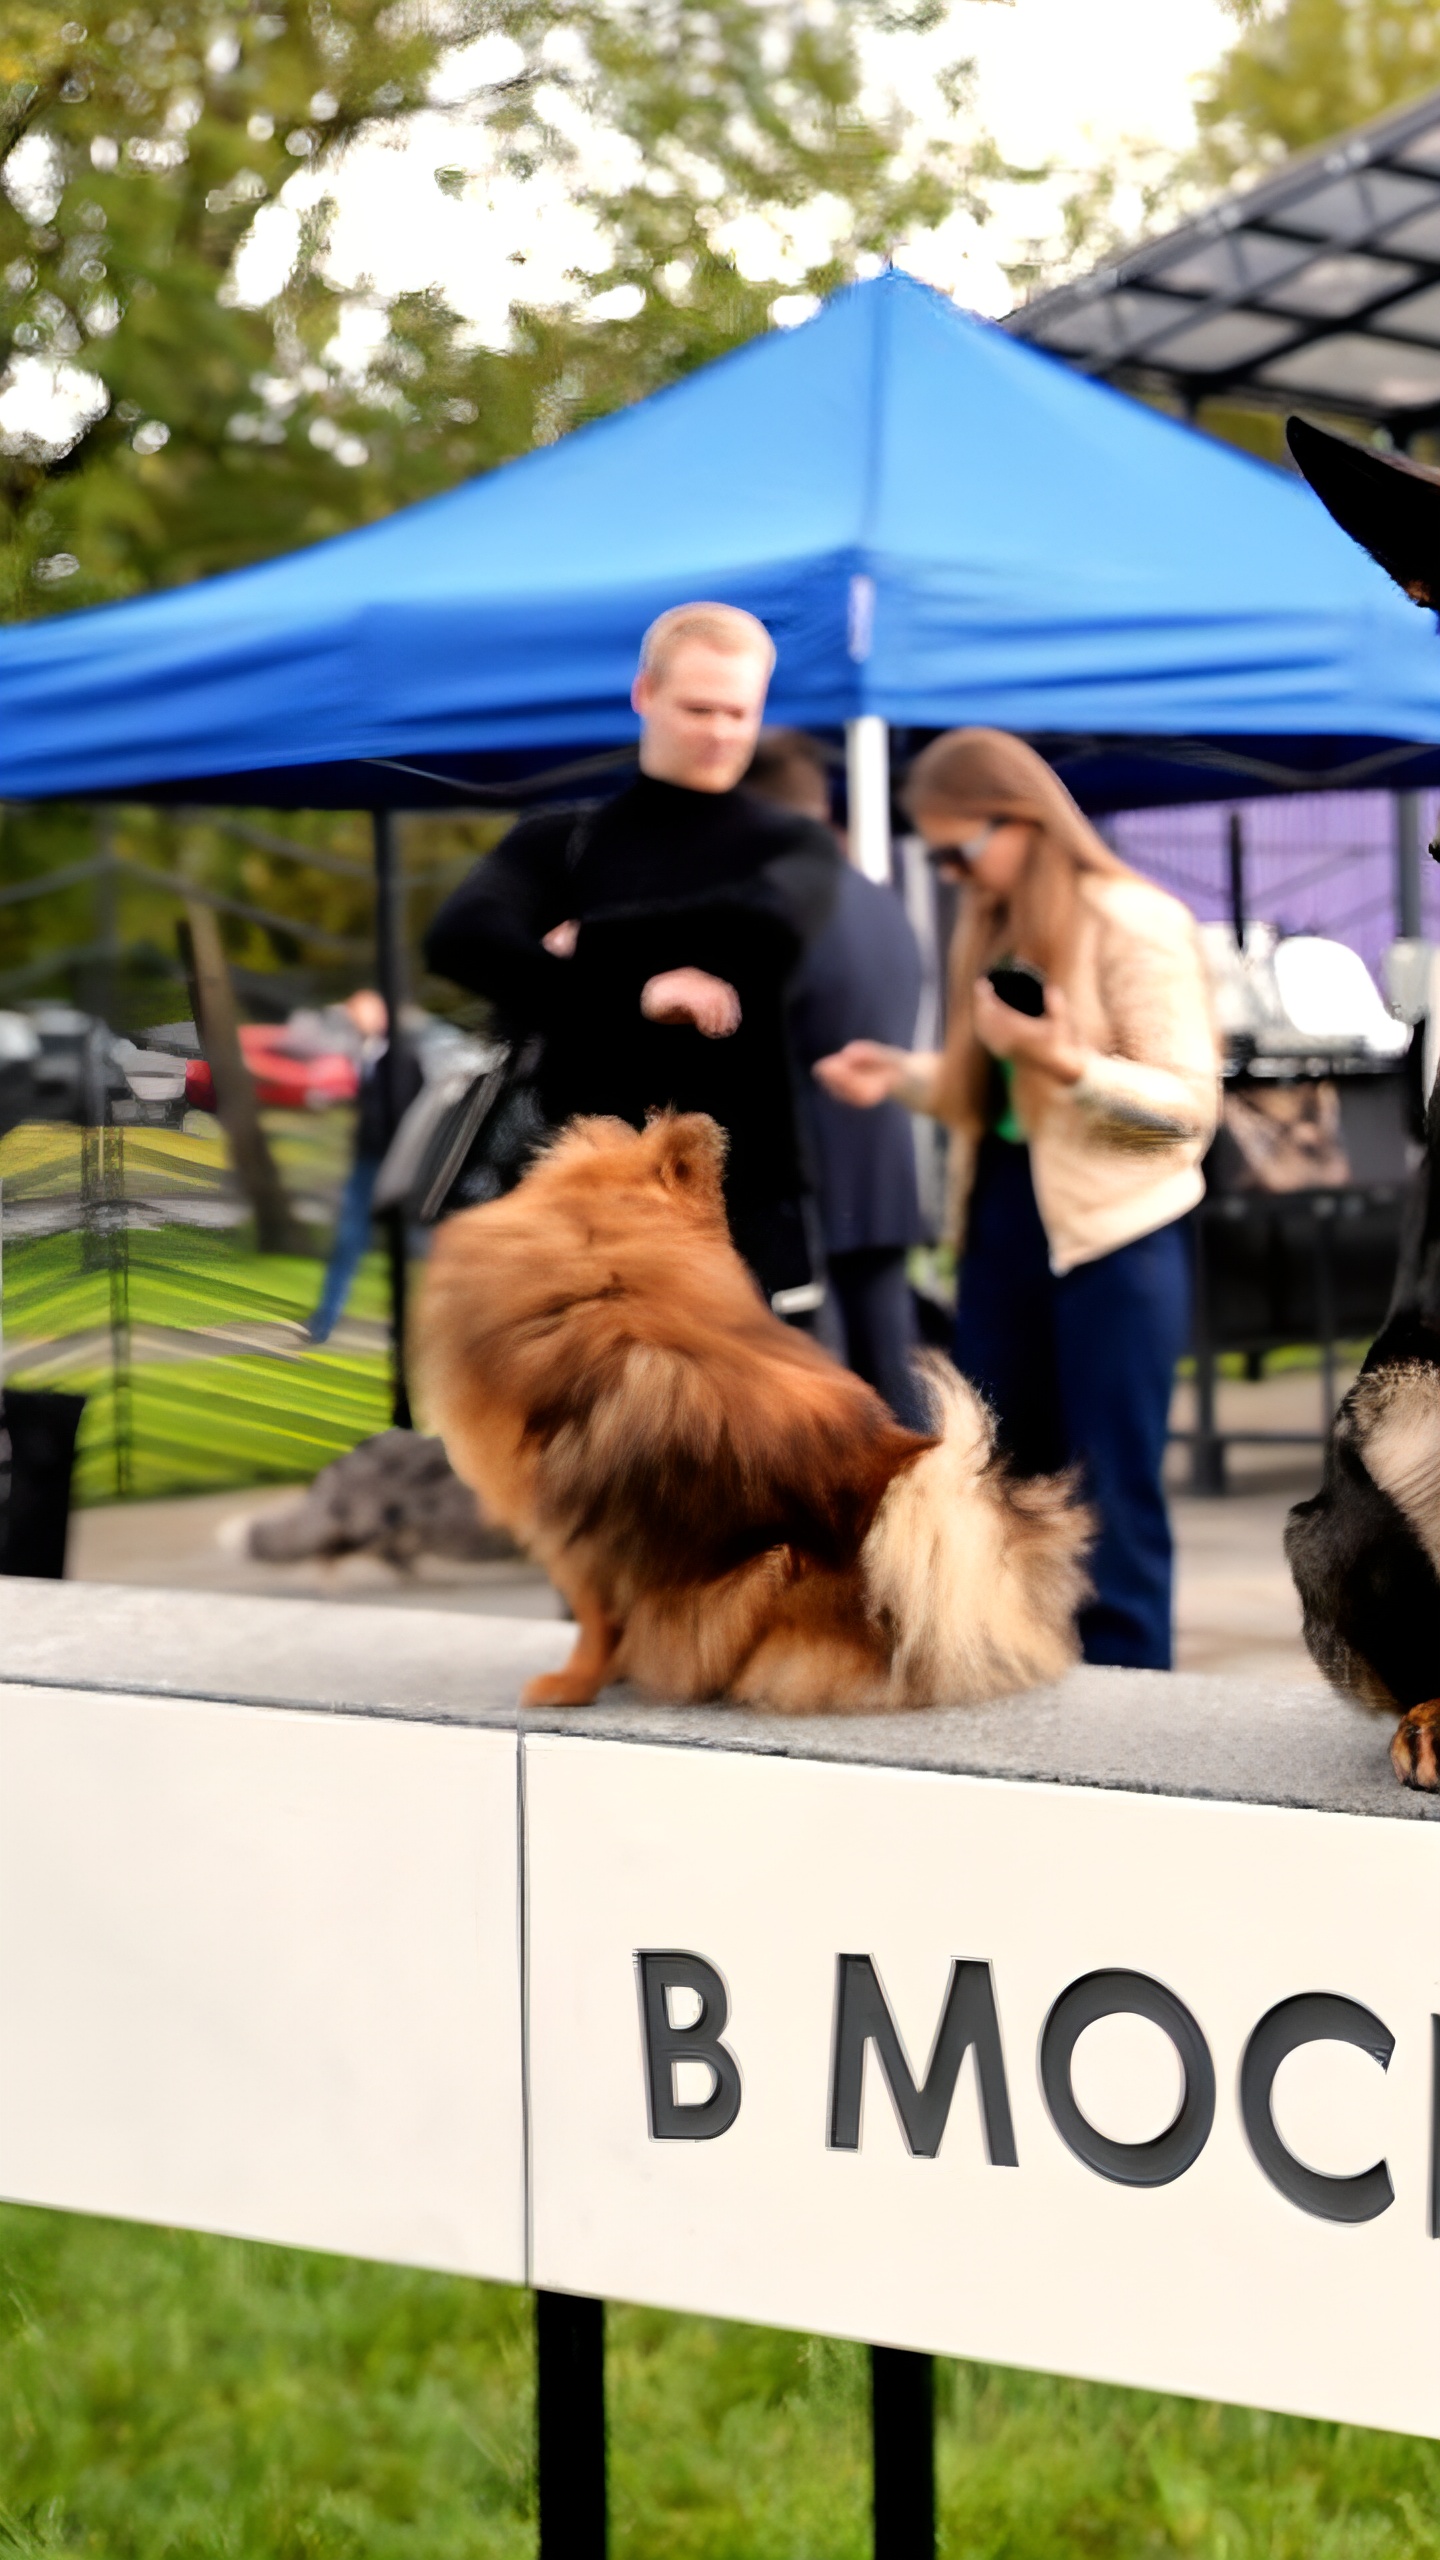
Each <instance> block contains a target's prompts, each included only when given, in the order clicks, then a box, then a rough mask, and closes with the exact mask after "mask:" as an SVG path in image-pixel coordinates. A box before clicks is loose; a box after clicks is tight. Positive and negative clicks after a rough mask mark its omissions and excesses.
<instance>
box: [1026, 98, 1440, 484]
mask: <svg viewBox="0 0 1440 2560" xmlns="http://www.w3.org/2000/svg"><path fill="white" fill-rule="evenodd" d="M1005 326H1006V328H1007V329H1010V330H1011V331H1013V333H1014V334H1015V335H1016V336H1017V337H1022V338H1027V339H1029V340H1030V341H1031V342H1032V343H1033V344H1035V345H1036V346H1041V347H1048V348H1049V349H1051V350H1052V351H1053V352H1054V353H1055V354H1056V355H1062V356H1064V357H1066V358H1067V359H1068V360H1069V362H1070V363H1071V364H1073V365H1075V366H1076V367H1077V368H1078V369H1079V370H1080V371H1081V372H1084V373H1091V374H1098V375H1100V376H1102V377H1103V378H1104V379H1106V380H1108V381H1112V382H1115V383H1118V384H1121V385H1122V386H1124V387H1125V388H1127V389H1131V390H1139V391H1145V390H1150V391H1160V392H1165V393H1168V394H1169V395H1170V396H1172V397H1173V398H1175V399H1177V400H1178V401H1179V402H1180V403H1181V405H1182V406H1183V407H1184V408H1185V409H1186V410H1187V411H1190V410H1193V409H1194V408H1195V407H1196V406H1197V405H1198V403H1199V402H1200V401H1202V400H1209V399H1217V398H1227V397H1228V398H1231V399H1237V400H1240V401H1242V402H1245V403H1247V404H1253V405H1258V406H1261V407H1265V408H1271V409H1277V408H1278V409H1284V408H1291V407H1293V406H1294V405H1295V403H1296V402H1297V401H1304V402H1308V403H1310V404H1313V405H1316V406H1319V407H1321V408H1325V409H1331V410H1336V411H1339V412H1341V413H1342V414H1344V415H1347V416H1353V417H1356V418H1363V419H1367V420H1370V421H1373V422H1374V423H1376V424H1378V425H1382V426H1385V427H1388V428H1389V430H1390V432H1391V433H1392V435H1393V436H1394V437H1395V439H1396V441H1397V442H1398V443H1402V444H1403V443H1405V442H1407V441H1408V439H1409V438H1410V437H1411V436H1412V435H1413V434H1414V433H1415V432H1416V430H1417V429H1419V428H1422V427H1426V426H1430V425H1432V424H1437V423H1440V90H1432V91H1430V92H1428V93H1427V95H1426V96H1425V97H1423V98H1420V99H1417V100H1416V101H1415V103H1414V104H1413V105H1411V106H1408V107H1402V108H1399V109H1397V110H1396V111H1394V112H1393V113H1391V114H1389V115H1384V116H1379V117H1377V118H1376V119H1375V120H1374V122H1373V123H1371V124H1367V125H1362V126H1360V127H1359V128H1358V129H1357V130H1356V131H1355V132H1354V133H1351V134H1347V135H1345V136H1344V137H1343V138H1342V139H1341V140H1339V141H1337V142H1333V143H1328V144H1326V145H1325V146H1324V148H1323V149H1321V150H1318V151H1314V152H1310V153H1308V154H1306V155H1305V156H1304V157H1303V158H1301V159H1298V160H1293V161H1291V162H1289V163H1288V164H1287V166H1286V167H1285V168H1283V169H1281V170H1279V171H1277V173H1276V175H1275V176H1274V177H1273V178H1267V179H1264V180H1262V182H1261V183H1260V184H1259V185H1258V186H1252V187H1246V188H1241V189H1237V190H1236V191H1235V192H1234V193H1233V194H1231V195H1228V196H1223V197H1222V198H1221V199H1220V201H1219V202H1218V203H1217V204H1214V205H1212V206H1210V207H1209V208H1208V210H1207V211H1206V212H1204V213H1202V214H1199V215H1197V216H1196V217H1195V219H1194V220H1193V221H1190V222H1186V223H1182V224H1181V225H1180V226H1179V227H1178V229H1176V230H1174V231H1169V232H1166V233H1165V234H1164V235H1163V236H1162V237H1161V238H1159V239H1157V240H1150V241H1147V242H1145V243H1144V244H1143V245H1142V246H1141V247H1139V248H1137V249H1134V250H1132V251H1131V252H1130V253H1129V254H1128V255H1126V256H1124V257H1121V258H1118V259H1116V260H1114V261H1113V262H1111V263H1109V264H1107V265H1105V266H1103V267H1098V268H1096V269H1095V271H1094V272H1093V273H1092V274H1090V275H1088V276H1083V277H1081V278H1079V279H1078V280H1077V281H1076V282H1075V283H1073V284H1066V285H1061V286H1059V287H1057V288H1056V289H1055V290H1054V291H1052V292H1050V293H1045V294H1040V295H1038V296H1037V297H1036V299H1035V300H1034V301H1033V302H1029V303H1026V304H1025V305H1024V306H1023V308H1022V309H1020V310H1019V311H1016V312H1013V313H1012V314H1011V315H1010V317H1009V319H1008V320H1007V321H1006V322H1005Z"/></svg>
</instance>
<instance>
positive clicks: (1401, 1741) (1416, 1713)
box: [1390, 1698, 1440, 1795]
mask: <svg viewBox="0 0 1440 2560" xmlns="http://www.w3.org/2000/svg"><path fill="white" fill-rule="evenodd" d="M1437 1733H1440V1698H1427V1699H1426V1701H1425V1704H1424V1706H1423V1707H1412V1708H1411V1710H1410V1713H1409V1714H1408V1716H1402V1717H1401V1719H1400V1723H1399V1726H1398V1728H1397V1730H1396V1734H1395V1739H1394V1741H1393V1742H1392V1743H1391V1745H1390V1761H1391V1766H1392V1767H1393V1769H1394V1771H1395V1775H1396V1777H1397V1778H1398V1779H1399V1780H1400V1783H1401V1785H1402V1786H1406V1787H1422V1788H1423V1789H1424V1790H1425V1792H1426V1793H1427V1794H1428V1795H1433V1794H1435V1793H1436V1791H1437V1790H1440V1741H1437Z"/></svg>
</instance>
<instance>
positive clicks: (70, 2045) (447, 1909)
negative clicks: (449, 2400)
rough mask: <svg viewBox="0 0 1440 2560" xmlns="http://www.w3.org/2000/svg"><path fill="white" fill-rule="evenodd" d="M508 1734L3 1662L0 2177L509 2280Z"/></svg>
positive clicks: (518, 2127) (513, 2248)
mask: <svg viewBox="0 0 1440 2560" xmlns="http://www.w3.org/2000/svg"><path fill="white" fill-rule="evenodd" d="M516 1749H517V1746H516V1741H515V1737H514V1735H513V1733H511V1734H504V1733H491V1732H482V1731H473V1730H465V1729H460V1728H456V1727H454V1726H444V1725H434V1724H418V1723H402V1722H398V1721H390V1720H386V1719H381V1718H368V1717H358V1716H337V1715H321V1714H308V1713H304V1714H302V1713H288V1712H286V1713H282V1712H279V1711H277V1710H276V1709H273V1708H258V1709H257V1708H249V1707H236V1706H218V1705H213V1704H208V1703H197V1702H195V1701H193V1700H176V1699H146V1698H138V1697H137V1698H123V1697H113V1696H97V1695H94V1694H93V1693H85V1692H77V1691H66V1690H55V1689H27V1688H20V1687H8V1686H7V1687H0V2193H3V2194H4V2195H6V2196H7V2197H11V2198H14V2199H16V2200H18V2201H21V2202H27V2203H34V2204H47V2205H57V2206H65V2207H70V2208H72V2209H76V2210H80V2211H85V2212H91V2213H107V2214H119V2215H124V2216H127V2217H129V2218H130V2219H132V2220H137V2221H143V2222H173V2223H180V2224H184V2225H187V2226H191V2227H193V2228H196V2229H200V2230H211V2231H225V2232H235V2233H239V2234H242V2235H244V2236H246V2237H249V2238H254V2239H261V2240H274V2241H290V2242H294V2243H296V2244H298V2245H302V2246H305V2247H308V2248H318V2249H336V2250H345V2251H351V2252H354V2253H355V2254H357V2255H359V2256H362V2257H373V2258H385V2259H394V2260H398V2261H401V2262H403V2263H407V2264H411V2265H420V2266H433V2267H440V2268H447V2269H452V2270H454V2271H456V2272H458V2273H461V2274H472V2275H486V2276H496V2277H502V2278H507V2279H509V2280H511V2281H515V2282H519V2281H522V2280H523V2277H524V2272H525V2264H524V2139H523V2104H522V2093H521V2032H520V1979H519V1932H518V1908H519V1904H518V1872H517V1870H518V1846H517V1830H516Z"/></svg>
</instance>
